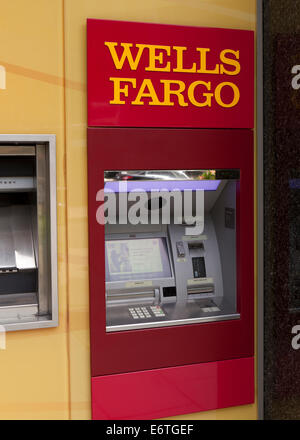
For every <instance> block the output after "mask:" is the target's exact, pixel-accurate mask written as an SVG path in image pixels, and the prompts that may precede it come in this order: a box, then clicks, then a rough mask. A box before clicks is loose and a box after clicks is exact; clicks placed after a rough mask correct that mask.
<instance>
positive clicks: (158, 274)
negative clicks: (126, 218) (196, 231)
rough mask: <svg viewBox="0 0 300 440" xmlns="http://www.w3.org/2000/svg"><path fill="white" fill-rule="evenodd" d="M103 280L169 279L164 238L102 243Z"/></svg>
mask: <svg viewBox="0 0 300 440" xmlns="http://www.w3.org/2000/svg"><path fill="white" fill-rule="evenodd" d="M105 260H106V281H131V280H132V281H134V280H149V279H155V278H169V277H171V276H172V275H171V267H170V260H169V254H168V249H167V243H166V239H165V238H145V239H135V240H110V241H106V243H105Z"/></svg>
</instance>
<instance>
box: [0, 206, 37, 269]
mask: <svg viewBox="0 0 300 440" xmlns="http://www.w3.org/2000/svg"><path fill="white" fill-rule="evenodd" d="M36 267H37V265H36V260H35V255H34V250H33V238H32V221H31V208H30V206H24V205H19V206H8V207H0V272H7V271H10V270H16V269H18V270H28V269H31V270H32V269H36Z"/></svg>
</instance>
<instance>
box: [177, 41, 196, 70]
mask: <svg viewBox="0 0 300 440" xmlns="http://www.w3.org/2000/svg"><path fill="white" fill-rule="evenodd" d="M173 49H174V50H176V52H177V66H176V68H175V69H173V72H191V73H194V72H196V63H193V65H192V67H190V68H184V67H183V52H184V51H186V50H187V47H183V46H173Z"/></svg>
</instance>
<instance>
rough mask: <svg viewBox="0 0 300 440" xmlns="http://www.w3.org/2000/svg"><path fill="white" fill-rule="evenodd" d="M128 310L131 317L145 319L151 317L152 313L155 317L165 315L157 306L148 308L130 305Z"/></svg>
mask: <svg viewBox="0 0 300 440" xmlns="http://www.w3.org/2000/svg"><path fill="white" fill-rule="evenodd" d="M149 309H150V310H149ZM128 310H129V313H130V315H131V316H132V318H133V319H147V318H151V317H153V315H154V316H155V317H156V318H162V317H164V316H166V315H165V313H164V312H163V310H162V308H161V307H159V306H151V307H150V308H148V307H130V308H129V309H128ZM151 312H152V313H151Z"/></svg>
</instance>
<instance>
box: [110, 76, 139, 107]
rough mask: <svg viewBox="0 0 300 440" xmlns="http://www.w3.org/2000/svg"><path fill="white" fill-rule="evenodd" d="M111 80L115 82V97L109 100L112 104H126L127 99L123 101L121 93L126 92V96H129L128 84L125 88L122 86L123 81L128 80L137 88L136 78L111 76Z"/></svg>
mask: <svg viewBox="0 0 300 440" xmlns="http://www.w3.org/2000/svg"><path fill="white" fill-rule="evenodd" d="M109 80H110V81H112V82H113V83H114V99H113V100H112V101H109V103H110V104H125V101H121V93H123V94H124V96H125V97H126V98H128V84H125V85H124V87H123V88H121V82H125V83H126V82H127V83H130V84H132V87H133V88H134V89H135V88H136V79H134V78H113V77H110V78H109Z"/></svg>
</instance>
